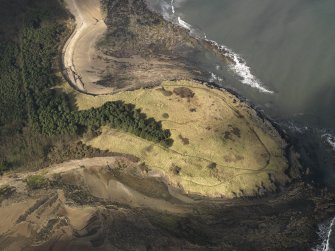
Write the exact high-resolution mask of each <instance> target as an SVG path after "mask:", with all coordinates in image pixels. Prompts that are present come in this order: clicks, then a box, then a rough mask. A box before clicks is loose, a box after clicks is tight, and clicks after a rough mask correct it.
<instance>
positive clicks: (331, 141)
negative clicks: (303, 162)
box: [321, 133, 335, 151]
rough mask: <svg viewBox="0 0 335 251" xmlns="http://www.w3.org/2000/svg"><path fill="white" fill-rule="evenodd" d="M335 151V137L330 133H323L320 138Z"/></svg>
mask: <svg viewBox="0 0 335 251" xmlns="http://www.w3.org/2000/svg"><path fill="white" fill-rule="evenodd" d="M321 137H322V138H323V139H325V140H326V142H327V143H328V144H329V145H330V146H331V147H332V148H333V149H334V151H335V136H334V135H332V134H330V133H325V134H323V135H322V136H321Z"/></svg>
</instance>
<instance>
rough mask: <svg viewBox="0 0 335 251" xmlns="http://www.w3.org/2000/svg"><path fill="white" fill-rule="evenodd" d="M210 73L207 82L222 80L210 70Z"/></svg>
mask: <svg viewBox="0 0 335 251" xmlns="http://www.w3.org/2000/svg"><path fill="white" fill-rule="evenodd" d="M210 74H211V77H210V79H209V82H217V81H219V82H223V79H222V78H220V77H219V76H217V75H215V74H214V73H213V72H211V73H210Z"/></svg>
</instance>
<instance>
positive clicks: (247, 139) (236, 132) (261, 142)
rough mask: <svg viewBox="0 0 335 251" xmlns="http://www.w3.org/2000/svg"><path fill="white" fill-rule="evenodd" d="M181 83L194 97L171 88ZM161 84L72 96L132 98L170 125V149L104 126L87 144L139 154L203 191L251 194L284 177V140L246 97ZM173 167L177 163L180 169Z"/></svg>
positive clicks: (86, 101) (84, 103)
mask: <svg viewBox="0 0 335 251" xmlns="http://www.w3.org/2000/svg"><path fill="white" fill-rule="evenodd" d="M180 86H183V87H188V88H189V89H191V90H192V91H193V92H194V94H195V95H194V97H193V98H181V97H180V96H178V95H176V94H173V91H174V89H175V88H178V87H180ZM163 87H164V88H165V91H161V90H160V87H159V88H155V89H145V90H137V91H133V92H122V93H119V94H116V95H107V96H99V97H93V96H88V95H84V94H79V93H75V99H76V105H77V106H78V108H79V109H89V108H91V107H99V106H101V105H102V104H104V103H105V102H107V101H111V100H123V101H125V102H129V103H133V104H135V105H136V107H139V108H141V109H142V111H143V112H144V113H146V114H147V115H148V116H150V117H153V118H155V119H156V120H161V121H162V124H163V127H164V128H168V129H171V133H172V138H173V139H174V144H173V146H172V147H171V148H170V149H164V148H162V147H160V146H159V145H156V144H152V143H150V142H148V141H146V140H143V139H140V138H138V137H134V136H132V135H130V134H127V133H124V132H120V131H116V130H111V129H109V128H107V127H105V128H104V129H103V133H102V134H101V135H100V136H98V137H97V138H95V139H93V140H90V141H88V142H87V144H89V145H91V146H93V147H97V148H100V149H104V150H107V149H109V150H113V151H117V152H124V153H128V154H133V155H135V156H137V157H140V158H141V159H142V160H143V161H144V162H145V163H146V164H147V165H148V166H149V167H151V168H153V169H155V170H161V171H163V172H164V173H165V175H166V176H167V177H168V178H169V179H170V181H171V182H172V183H175V184H176V185H178V184H180V185H181V186H182V187H183V188H184V189H185V190H186V191H187V192H192V193H198V194H202V195H211V196H220V195H224V196H227V197H231V196H234V195H235V194H236V195H241V194H242V193H243V194H254V193H255V192H256V190H257V189H258V188H259V187H262V186H264V187H266V188H267V189H274V188H275V187H274V184H273V182H272V181H273V180H275V181H276V182H278V183H281V184H283V183H285V182H287V181H288V177H287V176H286V175H285V174H284V171H285V170H286V169H287V168H288V164H287V160H286V158H285V157H284V152H283V151H284V148H285V146H286V143H285V142H284V141H283V140H282V139H281V137H280V135H279V134H278V132H277V131H276V130H275V129H274V128H273V127H272V126H271V125H270V124H269V123H268V122H265V123H264V122H263V121H262V120H261V119H260V118H259V117H258V116H257V115H256V113H255V112H254V111H253V110H252V109H250V107H248V106H247V105H246V104H245V103H242V102H240V101H239V100H238V99H237V98H236V97H234V96H233V95H231V94H229V93H228V92H222V91H219V90H215V89H210V88H208V87H205V86H203V85H200V84H198V83H195V82H189V81H179V82H164V83H163ZM68 91H69V92H71V93H73V92H72V91H71V90H68ZM164 93H165V95H164ZM176 167H179V168H181V169H180V173H179V174H175V170H176ZM270 174H271V179H272V181H271V180H270V178H269V177H270V176H269V175H270Z"/></svg>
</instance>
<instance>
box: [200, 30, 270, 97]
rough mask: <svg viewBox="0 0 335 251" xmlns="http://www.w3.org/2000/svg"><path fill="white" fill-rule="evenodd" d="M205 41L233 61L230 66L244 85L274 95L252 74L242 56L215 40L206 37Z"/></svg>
mask: <svg viewBox="0 0 335 251" xmlns="http://www.w3.org/2000/svg"><path fill="white" fill-rule="evenodd" d="M205 40H206V41H207V42H209V43H211V44H212V45H213V46H216V47H217V48H218V49H219V50H220V51H221V52H222V53H223V55H224V56H226V57H228V58H229V59H231V60H232V61H233V63H232V64H230V65H229V67H230V68H231V69H232V70H233V71H234V72H235V73H236V74H237V75H238V76H239V77H240V78H241V82H242V83H243V84H246V85H249V86H251V87H253V88H256V89H258V90H259V91H261V92H264V93H269V94H273V91H271V90H269V89H267V88H265V87H264V86H263V85H262V83H261V81H260V80H259V79H258V78H257V77H256V76H254V75H253V74H252V73H251V70H250V67H249V66H248V65H247V63H246V61H245V60H244V59H243V58H242V57H241V56H240V55H238V54H237V53H235V52H234V51H232V50H231V49H229V48H228V47H226V46H225V45H221V44H219V43H217V42H216V41H214V40H210V39H207V37H206V36H205Z"/></svg>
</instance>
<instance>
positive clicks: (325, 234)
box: [312, 217, 335, 251]
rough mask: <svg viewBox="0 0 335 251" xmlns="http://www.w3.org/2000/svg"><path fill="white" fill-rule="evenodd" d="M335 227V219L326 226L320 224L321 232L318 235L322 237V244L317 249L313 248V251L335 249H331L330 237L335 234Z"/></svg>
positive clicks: (331, 250) (330, 250)
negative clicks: (334, 229)
mask: <svg viewBox="0 0 335 251" xmlns="http://www.w3.org/2000/svg"><path fill="white" fill-rule="evenodd" d="M334 225H335V217H334V218H333V219H332V220H331V221H330V222H329V223H326V224H320V225H319V232H318V235H319V236H320V238H321V240H322V243H321V244H320V245H318V246H316V247H315V248H313V249H312V250H313V251H333V250H334V249H333V248H332V247H330V237H331V236H332V233H333V230H332V229H333V227H334Z"/></svg>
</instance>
